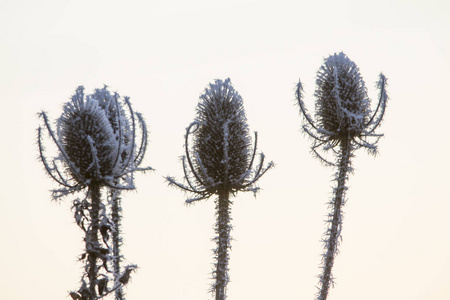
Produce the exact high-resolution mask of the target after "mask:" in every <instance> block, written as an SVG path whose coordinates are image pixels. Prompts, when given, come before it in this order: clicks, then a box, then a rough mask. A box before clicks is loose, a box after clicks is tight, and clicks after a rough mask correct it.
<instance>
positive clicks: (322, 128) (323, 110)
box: [296, 52, 388, 165]
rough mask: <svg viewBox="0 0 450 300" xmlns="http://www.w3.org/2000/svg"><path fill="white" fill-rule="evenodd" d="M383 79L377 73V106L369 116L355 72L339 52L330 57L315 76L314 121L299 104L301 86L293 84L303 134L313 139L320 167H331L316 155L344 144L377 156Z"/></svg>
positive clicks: (364, 93)
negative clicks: (301, 120) (322, 165)
mask: <svg viewBox="0 0 450 300" xmlns="http://www.w3.org/2000/svg"><path fill="white" fill-rule="evenodd" d="M386 86H387V79H386V77H385V76H384V75H383V74H382V73H381V74H380V75H379V80H378V82H377V83H376V87H377V88H378V89H379V91H380V93H379V99H378V104H377V107H376V109H375V110H374V112H373V113H372V111H371V108H370V104H371V103H370V102H371V101H370V99H369V97H368V96H367V89H366V86H365V83H364V80H363V79H362V77H361V75H360V73H359V68H358V66H356V64H355V63H354V62H353V61H351V60H350V59H349V58H348V57H347V55H345V54H344V53H343V52H340V53H337V54H333V55H330V56H329V57H328V58H326V59H325V61H324V64H323V65H322V66H321V67H320V69H319V71H318V72H317V78H316V90H315V93H314V95H315V97H316V103H315V106H316V107H315V108H316V110H315V118H312V117H311V116H310V115H309V113H308V110H307V109H306V106H305V104H304V102H303V85H302V83H301V82H299V83H298V84H297V89H296V97H297V101H298V105H299V107H300V112H301V113H302V115H303V118H304V120H305V123H304V125H303V130H304V132H305V133H306V134H307V135H309V136H310V137H311V138H312V139H313V141H314V142H313V145H312V147H311V149H312V151H313V152H314V154H315V155H316V156H317V157H318V158H319V159H320V160H321V161H322V162H324V163H326V164H328V165H334V163H332V162H330V161H328V160H327V159H325V157H324V156H323V155H322V154H320V153H319V152H324V153H326V152H327V151H328V150H334V151H333V153H335V154H336V153H337V151H336V149H335V147H336V146H338V145H341V144H342V142H344V141H346V142H347V141H348V142H350V143H351V144H352V149H353V150H356V149H359V148H361V147H363V148H366V149H367V150H368V152H369V153H370V154H376V153H377V143H378V140H379V139H380V137H382V136H383V135H382V134H377V133H375V129H376V128H377V127H378V126H379V125H380V124H381V121H382V120H383V116H384V112H385V110H386V103H387V100H388V95H387V92H386Z"/></svg>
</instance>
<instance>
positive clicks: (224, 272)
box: [213, 189, 231, 300]
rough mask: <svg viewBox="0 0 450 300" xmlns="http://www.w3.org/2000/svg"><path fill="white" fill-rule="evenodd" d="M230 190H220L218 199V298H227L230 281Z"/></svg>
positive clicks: (216, 275)
mask: <svg viewBox="0 0 450 300" xmlns="http://www.w3.org/2000/svg"><path fill="white" fill-rule="evenodd" d="M229 198H230V192H229V190H228V189H223V190H222V191H220V192H219V198H218V199H217V201H216V209H217V223H216V228H215V230H216V234H217V236H216V241H217V248H216V250H215V254H216V260H217V263H216V270H215V272H214V275H215V279H216V282H215V284H214V286H213V291H214V292H215V295H216V300H225V299H226V286H227V284H228V281H229V277H228V261H229V255H228V249H229V248H230V231H231V224H230V222H231V218H230V213H231V207H230V204H231V202H230V200H229Z"/></svg>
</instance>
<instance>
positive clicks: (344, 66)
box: [315, 52, 370, 138]
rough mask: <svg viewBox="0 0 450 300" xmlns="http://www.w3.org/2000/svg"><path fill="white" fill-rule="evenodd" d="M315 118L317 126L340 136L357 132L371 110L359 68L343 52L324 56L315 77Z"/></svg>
mask: <svg viewBox="0 0 450 300" xmlns="http://www.w3.org/2000/svg"><path fill="white" fill-rule="evenodd" d="M316 84H317V88H316V91H315V96H316V117H317V122H318V125H319V126H320V127H322V128H323V129H325V130H326V131H328V132H332V133H334V134H335V135H336V136H337V138H339V136H344V135H345V136H347V135H350V136H355V135H360V134H361V133H362V132H363V131H364V124H365V123H367V121H368V118H369V113H370V100H369V98H368V96H367V89H366V87H365V84H364V81H363V79H362V78H361V75H360V73H359V68H358V66H356V64H355V63H354V62H353V61H351V60H350V59H349V58H348V57H347V56H346V55H345V54H344V53H342V52H341V53H338V54H334V55H331V56H329V57H328V58H327V59H325V63H324V65H322V66H321V67H320V70H319V71H318V73H317V79H316Z"/></svg>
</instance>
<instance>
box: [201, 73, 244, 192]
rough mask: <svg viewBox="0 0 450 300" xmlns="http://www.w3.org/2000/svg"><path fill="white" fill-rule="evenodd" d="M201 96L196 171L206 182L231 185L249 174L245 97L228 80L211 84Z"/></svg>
mask: <svg viewBox="0 0 450 300" xmlns="http://www.w3.org/2000/svg"><path fill="white" fill-rule="evenodd" d="M200 99H201V101H200V102H199V104H198V106H197V117H196V119H195V121H196V122H197V124H198V125H199V126H198V128H197V130H196V131H195V132H194V152H195V153H198V156H197V160H196V162H197V163H196V164H195V166H196V170H197V173H198V174H199V176H200V178H201V180H202V181H204V182H215V183H221V184H224V185H225V184H230V183H231V182H233V181H235V180H239V179H241V178H243V177H245V176H246V175H247V169H248V164H249V159H250V153H251V143H250V141H251V138H250V136H249V129H248V126H247V118H246V116H245V111H244V106H243V101H242V97H241V96H240V95H239V93H238V92H237V91H236V90H235V89H234V88H233V86H232V85H231V82H230V79H226V80H225V81H222V80H216V81H215V82H214V83H211V84H210V85H209V88H207V89H205V92H204V93H203V94H202V95H201V96H200Z"/></svg>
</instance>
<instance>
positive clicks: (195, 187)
mask: <svg viewBox="0 0 450 300" xmlns="http://www.w3.org/2000/svg"><path fill="white" fill-rule="evenodd" d="M254 134H255V142H254V146H253V147H252V145H251V144H252V143H251V138H250V135H249V129H248V125H247V118H246V116H245V111H244V106H243V101H242V97H241V96H240V95H239V93H238V92H237V91H236V90H235V89H234V87H233V86H232V85H231V81H230V79H229V78H228V79H226V80H224V81H222V80H216V81H215V82H214V83H212V84H210V85H209V87H208V88H206V89H205V91H204V93H203V94H202V95H201V96H200V102H199V103H198V106H197V117H196V118H195V120H194V122H192V123H191V124H190V125H189V126H188V127H187V129H186V135H185V156H183V157H182V163H183V170H184V174H185V176H184V179H185V181H186V183H187V184H184V183H178V182H177V181H176V180H175V179H174V178H173V177H167V178H166V179H167V180H168V182H169V184H170V185H174V186H176V187H178V188H181V189H182V190H185V191H187V192H190V193H192V194H193V196H194V197H192V198H189V199H187V200H186V202H187V203H191V202H194V201H197V200H202V199H206V198H209V197H210V196H211V195H214V194H217V193H219V192H220V191H221V190H229V191H230V192H231V193H233V194H234V193H236V192H238V191H252V192H255V193H256V192H257V191H258V189H259V188H258V187H257V186H255V183H256V182H257V180H258V179H259V178H260V177H261V176H262V175H263V174H264V173H265V172H266V171H267V170H269V169H270V168H271V167H272V166H273V162H270V163H268V164H267V166H264V160H265V156H264V154H263V153H260V154H259V162H258V164H257V166H256V167H254V164H255V158H256V156H257V155H256V150H257V141H258V134H257V132H255V133H254ZM191 135H192V136H193V137H192V140H193V146H192V148H190V146H189V142H190V138H191Z"/></svg>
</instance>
